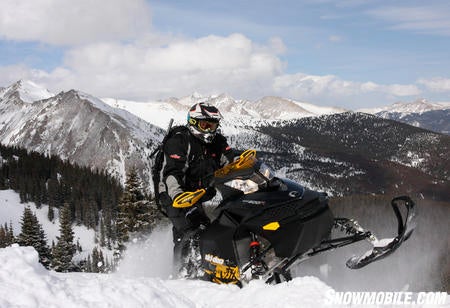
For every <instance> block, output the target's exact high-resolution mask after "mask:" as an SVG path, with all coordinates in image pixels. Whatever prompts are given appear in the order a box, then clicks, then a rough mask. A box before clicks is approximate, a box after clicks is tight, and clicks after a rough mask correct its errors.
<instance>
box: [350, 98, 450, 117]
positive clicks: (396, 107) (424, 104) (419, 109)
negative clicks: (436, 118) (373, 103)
mask: <svg viewBox="0 0 450 308" xmlns="http://www.w3.org/2000/svg"><path fill="white" fill-rule="evenodd" d="M445 109H450V102H430V101H428V100H426V99H419V100H416V101H414V102H397V103H394V104H392V105H389V106H386V107H381V108H374V109H361V110H359V111H361V112H365V113H370V114H385V113H394V112H395V113H401V114H411V113H419V114H421V113H424V112H427V111H431V110H445Z"/></svg>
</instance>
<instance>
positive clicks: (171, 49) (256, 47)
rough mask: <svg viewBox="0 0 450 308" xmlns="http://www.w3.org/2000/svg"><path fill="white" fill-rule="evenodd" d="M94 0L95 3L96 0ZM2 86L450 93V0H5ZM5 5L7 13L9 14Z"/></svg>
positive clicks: (131, 93) (376, 102)
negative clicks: (24, 82) (22, 83)
mask: <svg viewBox="0 0 450 308" xmlns="http://www.w3.org/2000/svg"><path fill="white" fill-rule="evenodd" d="M92 3H94V4H92ZM0 7H2V8H3V9H2V10H1V11H0V54H1V57H0V85H3V86H6V85H8V84H10V83H12V82H14V81H16V80H17V79H31V80H33V81H35V82H37V83H39V84H42V85H44V86H46V87H47V88H49V89H50V90H52V91H54V92H58V91H61V90H67V89H71V88H75V89H80V90H82V91H85V92H89V93H91V94H93V95H96V96H99V97H116V98H122V99H132V100H144V101H147V100H155V99H164V98H168V97H171V96H178V97H179V96H184V95H189V94H191V93H193V92H200V93H202V94H205V95H209V94H220V93H223V92H224V93H228V94H229V95H231V96H233V97H234V98H236V99H257V98H261V97H263V96H266V95H276V96H282V97H286V98H292V99H296V100H299V101H307V102H310V103H313V104H317V105H328V106H340V107H345V108H350V109H357V108H365V107H377V106H382V105H388V104H392V103H394V102H397V101H414V100H416V99H419V98H426V99H428V100H431V101H436V102H439V101H446V102H448V101H450V56H448V54H449V50H450V40H449V38H450V2H448V1H444V0H441V1H433V0H430V1H414V0H410V1H406V0H405V1H387V0H378V1H375V0H365V1H363V0H341V1H332V0H315V1H314V0H297V1H267V0H262V1H234V0H231V1H170V0H165V1H163V0H148V1H146V0H129V1H121V0H109V1H106V0H97V1H94V2H91V1H88V0H80V1H77V2H74V1H69V0H34V1H25V0H0ZM2 12H3V13H2Z"/></svg>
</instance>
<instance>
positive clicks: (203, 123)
mask: <svg viewBox="0 0 450 308" xmlns="http://www.w3.org/2000/svg"><path fill="white" fill-rule="evenodd" d="M197 127H198V128H199V129H200V130H202V131H204V132H207V133H214V132H215V131H216V130H217V127H219V122H212V121H208V120H198V122H197Z"/></svg>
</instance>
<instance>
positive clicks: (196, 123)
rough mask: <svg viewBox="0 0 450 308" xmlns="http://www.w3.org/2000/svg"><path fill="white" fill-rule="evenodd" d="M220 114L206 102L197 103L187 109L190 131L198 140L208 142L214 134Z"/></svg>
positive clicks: (220, 117)
mask: <svg viewBox="0 0 450 308" xmlns="http://www.w3.org/2000/svg"><path fill="white" fill-rule="evenodd" d="M221 119H222V115H221V114H220V112H219V110H218V109H217V108H216V107H214V106H212V105H209V104H207V103H197V104H195V105H194V106H192V107H191V109H189V112H188V115H187V122H188V127H189V130H190V131H191V133H192V134H193V135H194V136H195V137H197V138H199V139H200V140H202V141H204V142H206V143H210V142H212V141H213V140H214V137H215V136H216V132H217V128H218V127H219V121H220V120H221Z"/></svg>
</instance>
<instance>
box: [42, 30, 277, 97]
mask: <svg viewBox="0 0 450 308" xmlns="http://www.w3.org/2000/svg"><path fill="white" fill-rule="evenodd" d="M282 46H283V45H282V44H281V43H280V41H277V40H275V41H274V40H271V41H270V42H268V43H267V44H266V45H258V44H255V43H253V42H252V41H251V40H250V39H248V38H247V37H245V36H243V35H241V34H232V35H229V36H226V37H222V36H213V35H211V36H207V37H202V38H198V39H195V40H188V39H174V40H172V41H170V42H166V43H165V44H154V41H153V42H151V43H148V42H147V43H146V42H143V41H136V42H133V43H128V44H121V43H106V42H103V43H97V44H89V45H84V46H80V47H74V48H72V49H70V50H69V51H68V52H67V54H66V56H65V59H64V65H63V66H61V67H60V68H58V69H55V70H54V71H52V72H49V73H48V74H47V75H46V76H44V75H42V78H45V79H47V81H50V80H53V81H54V82H55V81H56V80H57V79H58V78H61V77H64V78H62V79H64V83H65V84H62V83H61V82H60V83H59V85H60V86H61V87H62V88H67V87H68V86H70V85H71V87H74V88H78V89H82V90H83V91H86V92H90V93H92V94H94V95H97V96H116V97H120V98H129V99H149V98H167V97H169V96H180V95H187V94H191V93H192V92H193V91H199V92H201V93H205V94H213V93H221V92H228V93H234V94H235V95H238V96H242V97H249V96H253V95H255V93H260V92H261V89H267V88H270V86H271V82H272V79H273V76H276V75H279V74H281V73H282V70H283V63H282V61H281V60H280V59H279V57H278V56H277V53H278V52H281V51H282V50H283V48H282Z"/></svg>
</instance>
